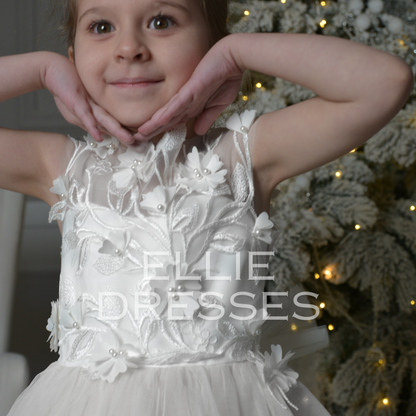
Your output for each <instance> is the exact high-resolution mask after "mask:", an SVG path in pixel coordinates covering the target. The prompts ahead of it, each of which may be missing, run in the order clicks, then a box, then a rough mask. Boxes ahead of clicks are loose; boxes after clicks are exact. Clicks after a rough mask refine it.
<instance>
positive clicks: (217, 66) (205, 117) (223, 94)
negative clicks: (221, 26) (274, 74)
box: [134, 38, 243, 141]
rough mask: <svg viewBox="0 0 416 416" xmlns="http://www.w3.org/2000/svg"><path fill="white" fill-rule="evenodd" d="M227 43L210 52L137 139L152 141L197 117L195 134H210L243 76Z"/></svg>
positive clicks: (234, 94) (145, 125) (215, 46)
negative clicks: (211, 128) (209, 131)
mask: <svg viewBox="0 0 416 416" xmlns="http://www.w3.org/2000/svg"><path fill="white" fill-rule="evenodd" d="M225 39H226V38H225ZM225 39H224V40H225ZM224 40H222V41H219V42H218V43H216V44H215V45H214V46H213V47H212V48H211V49H210V50H209V51H208V53H207V54H206V55H205V56H204V58H203V59H202V60H201V62H200V63H199V64H198V66H197V67H196V68H195V71H194V73H193V74H192V76H191V78H190V79H189V80H188V82H187V83H186V84H185V85H184V86H183V87H182V88H181V89H180V91H179V92H178V93H177V94H176V95H175V96H174V97H172V99H171V100H170V101H169V102H168V103H167V104H166V105H165V106H164V107H162V108H161V109H160V110H158V111H157V112H156V113H155V114H154V115H153V117H152V118H151V119H150V120H149V121H147V122H146V123H144V124H143V125H142V126H141V127H140V128H139V130H138V133H137V134H135V135H134V138H135V139H137V140H140V141H145V140H149V139H151V138H152V137H154V136H156V135H158V134H160V133H162V132H164V131H167V130H169V129H172V128H174V127H175V126H177V125H180V124H183V123H186V122H187V121H188V120H190V119H192V118H194V117H198V118H197V120H196V122H195V125H194V130H195V133H197V134H201V135H202V134H205V133H206V132H207V131H208V129H209V128H210V127H211V125H212V123H213V122H214V121H215V120H216V118H217V117H218V116H219V115H220V114H221V113H222V111H223V110H224V109H225V108H227V107H228V106H229V105H230V104H231V103H232V102H233V101H234V99H235V97H236V95H237V94H238V91H239V89H240V84H241V80H242V76H243V71H242V70H241V69H240V67H239V66H238V65H237V63H236V61H235V60H234V58H233V56H232V54H231V52H230V50H229V48H228V47H227V42H225V41H224Z"/></svg>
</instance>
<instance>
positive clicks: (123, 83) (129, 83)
mask: <svg viewBox="0 0 416 416" xmlns="http://www.w3.org/2000/svg"><path fill="white" fill-rule="evenodd" d="M162 81H163V80H158V79H146V78H133V79H119V80H116V81H113V82H110V83H109V84H110V85H113V86H115V87H118V88H141V87H148V86H152V85H155V84H158V83H159V82H162Z"/></svg>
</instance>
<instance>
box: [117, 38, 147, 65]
mask: <svg viewBox="0 0 416 416" xmlns="http://www.w3.org/2000/svg"><path fill="white" fill-rule="evenodd" d="M149 57H150V51H149V49H148V48H147V46H146V45H145V43H144V42H143V41H142V40H140V39H139V35H138V34H137V33H135V32H134V31H131V32H130V31H129V32H125V33H123V34H121V35H120V37H119V39H118V42H117V45H116V47H115V49H114V59H115V60H116V61H118V62H121V61H134V60H142V61H146V60H148V59H149Z"/></svg>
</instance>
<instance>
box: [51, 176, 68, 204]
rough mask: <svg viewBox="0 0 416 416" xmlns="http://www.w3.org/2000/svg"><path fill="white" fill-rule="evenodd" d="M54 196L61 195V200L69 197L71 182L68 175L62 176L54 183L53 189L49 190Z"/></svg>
mask: <svg viewBox="0 0 416 416" xmlns="http://www.w3.org/2000/svg"><path fill="white" fill-rule="evenodd" d="M49 190H50V191H51V192H52V193H53V194H56V195H59V197H60V198H61V199H65V198H66V197H67V196H68V190H69V181H68V178H67V176H66V175H63V176H62V175H61V176H59V177H58V178H57V179H55V180H54V181H53V187H52V188H50V189H49Z"/></svg>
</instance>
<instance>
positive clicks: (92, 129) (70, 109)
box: [41, 54, 134, 144]
mask: <svg viewBox="0 0 416 416" xmlns="http://www.w3.org/2000/svg"><path fill="white" fill-rule="evenodd" d="M41 78H42V83H43V85H44V87H45V88H47V89H48V90H49V91H50V92H51V94H52V95H53V97H54V99H55V103H56V105H57V107H58V109H59V111H60V112H61V114H62V115H63V116H64V118H65V120H66V121H68V122H69V123H71V124H74V125H76V126H79V127H81V128H82V129H84V130H86V131H88V132H89V133H90V134H91V136H92V137H93V138H94V140H96V141H98V142H100V141H102V135H103V133H104V134H109V135H111V136H115V137H117V138H118V139H120V140H121V141H122V142H124V143H126V144H130V143H132V142H133V140H134V139H133V138H132V135H131V134H130V133H129V132H128V131H127V130H126V129H124V128H123V127H122V126H121V125H120V123H119V122H118V121H117V120H115V119H114V118H113V117H111V116H110V115H109V114H108V113H107V112H106V111H105V110H104V109H102V108H101V107H100V106H98V105H97V104H96V103H94V101H93V100H92V99H91V97H90V96H89V95H88V93H87V91H86V90H85V88H84V86H83V84H82V82H81V79H80V78H79V76H78V72H77V70H76V68H75V66H74V64H72V62H71V61H70V60H69V59H67V58H65V57H63V56H62V55H58V54H53V59H51V60H50V61H49V62H48V63H46V65H45V70H44V71H43V74H42V75H41Z"/></svg>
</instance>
